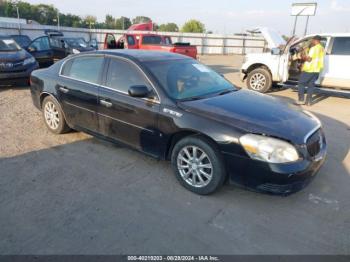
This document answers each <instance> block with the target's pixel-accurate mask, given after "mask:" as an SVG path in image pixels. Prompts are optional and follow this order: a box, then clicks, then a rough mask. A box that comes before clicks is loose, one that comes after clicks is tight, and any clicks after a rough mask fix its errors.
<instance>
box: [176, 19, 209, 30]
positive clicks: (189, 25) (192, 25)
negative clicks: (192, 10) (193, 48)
mask: <svg viewBox="0 0 350 262" xmlns="http://www.w3.org/2000/svg"><path fill="white" fill-rule="evenodd" d="M181 32H184V33H204V32H205V26H204V24H203V23H202V22H200V21H198V20H195V19H192V20H189V21H187V22H186V23H185V24H184V25H183V27H182V28H181Z"/></svg>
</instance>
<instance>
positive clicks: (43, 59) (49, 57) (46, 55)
mask: <svg viewBox="0 0 350 262" xmlns="http://www.w3.org/2000/svg"><path fill="white" fill-rule="evenodd" d="M27 50H28V52H29V53H31V55H32V56H34V57H35V59H36V61H38V63H39V65H40V67H48V66H50V65H52V64H53V62H54V60H53V51H52V49H51V47H50V42H49V38H48V37H47V36H41V37H38V38H36V39H34V40H33V41H32V42H31V43H30V45H29V46H28V48H27Z"/></svg>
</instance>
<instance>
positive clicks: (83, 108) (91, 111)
mask: <svg viewBox="0 0 350 262" xmlns="http://www.w3.org/2000/svg"><path fill="white" fill-rule="evenodd" d="M63 103H65V104H67V105H70V106H73V107H76V108H79V109H82V110H86V111H89V112H90V113H94V114H95V113H96V112H95V111H93V110H90V109H87V108H85V107H81V106H77V105H75V104H72V103H69V102H66V101H63Z"/></svg>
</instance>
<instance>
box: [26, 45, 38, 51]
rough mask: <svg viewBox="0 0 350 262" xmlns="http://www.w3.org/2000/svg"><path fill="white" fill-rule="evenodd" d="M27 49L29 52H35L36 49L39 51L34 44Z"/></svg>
mask: <svg viewBox="0 0 350 262" xmlns="http://www.w3.org/2000/svg"><path fill="white" fill-rule="evenodd" d="M27 50H28V52H35V51H37V49H36V47H34V46H29V47H28V48H27Z"/></svg>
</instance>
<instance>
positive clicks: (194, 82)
mask: <svg viewBox="0 0 350 262" xmlns="http://www.w3.org/2000/svg"><path fill="white" fill-rule="evenodd" d="M145 64H146V66H147V67H148V68H149V70H150V71H151V72H152V73H153V75H154V76H155V77H156V78H157V79H158V80H159V82H160V83H161V85H162V86H163V88H164V89H165V90H166V92H167V93H168V95H169V96H170V97H172V98H174V99H180V100H181V99H192V98H199V97H204V96H208V95H214V94H218V93H221V92H224V91H234V90H236V88H235V87H234V86H233V85H232V84H231V83H230V82H228V81H227V80H226V79H225V78H223V77H222V76H220V75H219V74H218V73H216V72H215V71H213V70H212V69H210V68H209V67H207V66H205V65H202V64H200V63H198V62H197V61H195V60H192V59H184V60H168V61H152V62H146V63H145Z"/></svg>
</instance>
